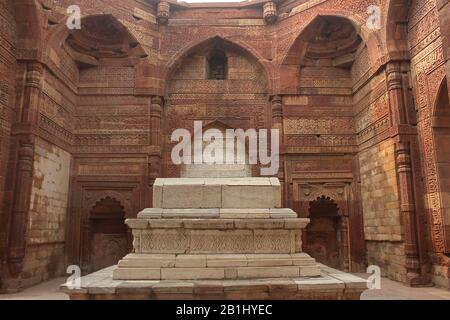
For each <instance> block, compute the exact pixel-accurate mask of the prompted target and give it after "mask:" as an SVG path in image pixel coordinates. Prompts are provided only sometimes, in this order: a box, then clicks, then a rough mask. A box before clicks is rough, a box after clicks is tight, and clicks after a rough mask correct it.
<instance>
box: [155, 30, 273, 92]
mask: <svg viewBox="0 0 450 320" xmlns="http://www.w3.org/2000/svg"><path fill="white" fill-rule="evenodd" d="M215 44H222V45H223V46H225V47H229V48H233V49H236V50H238V51H240V52H241V53H242V54H243V55H245V56H247V57H248V58H250V59H251V60H253V61H256V62H257V63H258V64H259V65H260V66H261V69H262V71H263V73H264V77H265V80H266V85H267V87H268V89H269V88H270V87H271V85H270V82H269V80H270V78H271V77H270V71H269V64H268V61H267V60H265V59H264V58H263V57H262V56H261V55H260V54H259V53H258V52H257V51H256V50H255V49H253V48H252V47H250V46H249V45H248V44H245V43H243V42H241V41H239V40H235V39H233V40H230V39H228V38H226V37H223V36H218V35H216V36H212V37H208V38H206V39H202V40H199V41H195V42H193V43H190V44H188V45H187V46H185V47H184V48H181V49H180V50H179V51H178V53H176V54H175V55H173V56H172V57H171V58H170V59H169V61H168V62H167V64H166V67H165V68H164V70H163V76H162V79H163V81H164V86H163V87H164V88H165V93H167V89H168V85H169V83H170V79H171V78H172V76H173V74H174V73H175V72H176V70H177V69H178V67H179V66H180V65H181V64H182V62H183V61H184V60H185V59H186V58H187V57H188V56H190V55H191V54H193V53H194V52H196V51H198V50H201V49H202V48H205V47H210V46H211V47H213V46H214V45H215Z"/></svg>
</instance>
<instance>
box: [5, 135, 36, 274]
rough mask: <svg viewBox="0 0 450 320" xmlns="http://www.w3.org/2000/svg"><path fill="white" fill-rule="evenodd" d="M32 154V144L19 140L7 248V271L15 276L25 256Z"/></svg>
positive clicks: (20, 268)
mask: <svg viewBox="0 0 450 320" xmlns="http://www.w3.org/2000/svg"><path fill="white" fill-rule="evenodd" d="M33 156H34V146H33V144H32V143H31V142H27V141H23V142H20V143H19V152H18V160H17V171H16V186H15V188H14V200H13V209H12V217H11V229H10V233H9V250H8V264H9V271H10V273H11V274H12V275H15V276H17V275H18V274H19V273H20V272H21V271H22V267H23V260H24V258H25V246H26V239H25V235H26V229H27V220H28V211H29V208H30V195H31V185H32V178H33V176H32V174H33Z"/></svg>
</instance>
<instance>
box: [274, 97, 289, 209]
mask: <svg viewBox="0 0 450 320" xmlns="http://www.w3.org/2000/svg"><path fill="white" fill-rule="evenodd" d="M270 104H271V109H272V129H278V130H279V131H280V167H279V169H278V179H279V180H280V183H281V192H282V194H281V197H282V198H281V199H283V201H284V203H285V204H287V199H286V196H287V192H286V190H285V187H286V186H285V177H284V130H283V100H282V98H281V96H279V95H275V96H272V97H271V99H270Z"/></svg>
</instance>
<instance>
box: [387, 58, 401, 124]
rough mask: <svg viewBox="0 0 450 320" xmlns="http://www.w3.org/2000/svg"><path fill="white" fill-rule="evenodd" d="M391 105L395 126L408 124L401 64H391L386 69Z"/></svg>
mask: <svg viewBox="0 0 450 320" xmlns="http://www.w3.org/2000/svg"><path fill="white" fill-rule="evenodd" d="M386 74H387V85H388V91H389V103H390V106H391V112H392V119H393V122H394V125H399V124H404V123H406V114H405V112H406V110H405V103H404V99H403V90H402V72H401V65H400V63H399V62H391V63H389V64H388V65H387V67H386Z"/></svg>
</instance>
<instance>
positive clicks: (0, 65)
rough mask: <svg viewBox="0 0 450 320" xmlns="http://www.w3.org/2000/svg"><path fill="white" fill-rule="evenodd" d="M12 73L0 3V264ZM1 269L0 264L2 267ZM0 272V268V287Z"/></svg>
mask: <svg viewBox="0 0 450 320" xmlns="http://www.w3.org/2000/svg"><path fill="white" fill-rule="evenodd" d="M15 72H16V25H15V21H14V12H13V8H12V6H11V3H10V1H7V0H2V1H0V261H2V262H3V261H4V259H5V254H6V241H7V239H6V237H7V235H6V228H7V225H8V217H7V215H6V213H5V210H6V209H7V207H6V205H7V201H8V200H7V199H8V198H7V192H8V190H10V188H8V187H7V184H6V182H7V181H6V179H7V177H6V175H7V165H8V160H9V148H10V133H11V127H12V122H13V115H14V114H13V109H14V101H15V91H14V84H15V83H14V82H15ZM2 266H3V263H2ZM1 274H2V270H1V267H0V283H1V280H2V277H1Z"/></svg>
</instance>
